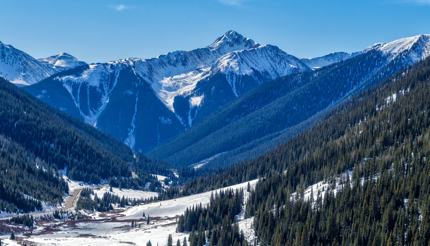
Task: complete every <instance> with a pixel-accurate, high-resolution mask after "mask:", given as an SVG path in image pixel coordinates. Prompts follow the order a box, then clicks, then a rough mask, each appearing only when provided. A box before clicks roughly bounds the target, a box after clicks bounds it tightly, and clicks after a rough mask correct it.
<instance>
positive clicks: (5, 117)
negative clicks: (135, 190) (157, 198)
mask: <svg viewBox="0 0 430 246" xmlns="http://www.w3.org/2000/svg"><path fill="white" fill-rule="evenodd" d="M0 95H1V96H0V112H1V113H0V144H1V147H2V148H1V149H0V165H1V166H2V168H1V170H2V171H1V172H2V175H1V178H0V181H1V183H0V192H1V193H2V196H1V198H0V210H2V209H4V210H16V209H24V210H26V211H29V210H33V209H40V206H41V205H40V203H39V202H40V201H47V202H52V203H58V202H59V201H61V200H62V195H63V194H64V192H65V191H67V186H66V185H65V184H64V182H63V181H62V179H61V176H60V174H59V170H63V172H64V174H65V175H67V176H68V177H70V178H72V179H74V180H80V181H86V182H90V183H99V182H101V181H109V182H110V183H111V184H112V185H115V186H118V185H121V186H123V187H126V186H129V187H145V186H146V185H147V184H148V183H147V182H150V183H152V186H153V188H156V187H157V186H159V185H160V184H159V183H158V181H157V180H156V178H154V177H152V175H150V174H151V173H164V174H168V172H167V171H165V170H164V169H163V166H162V164H161V163H157V162H154V161H151V160H149V159H147V158H146V157H143V156H140V155H135V154H133V152H132V151H131V150H130V149H129V148H128V147H127V146H125V145H124V144H121V143H119V142H117V141H116V140H113V139H112V138H110V137H107V136H106V135H104V134H102V133H100V132H98V131H96V130H95V129H94V128H93V127H91V126H88V125H86V124H83V123H80V122H78V121H75V120H72V119H69V118H67V117H65V116H64V115H62V114H61V113H58V112H55V111H53V110H52V109H51V108H49V107H47V106H45V105H44V104H42V103H40V102H39V101H38V100H36V99H34V98H33V97H31V96H29V95H27V94H26V93H24V92H22V91H21V90H19V89H18V88H16V87H15V86H13V85H12V84H10V83H9V82H8V81H6V80H4V79H0ZM132 172H134V173H135V175H134V177H132ZM136 177H137V178H136ZM33 199H37V200H33Z"/></svg>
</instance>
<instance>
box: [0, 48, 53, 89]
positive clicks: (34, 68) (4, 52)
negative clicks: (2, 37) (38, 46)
mask: <svg viewBox="0 0 430 246" xmlns="http://www.w3.org/2000/svg"><path fill="white" fill-rule="evenodd" d="M54 73H55V69H53V68H51V67H50V66H47V65H46V64H44V63H42V62H40V61H38V60H36V59H34V58H33V57H31V56H30V55H28V54H27V53H25V52H23V51H20V50H18V49H16V48H15V47H13V46H12V45H8V44H4V43H2V42H0V76H1V77H4V78H5V79H7V80H9V81H11V82H12V83H14V84H19V85H30V84H34V83H36V82H39V81H40V80H42V79H44V78H46V77H48V76H50V75H52V74H54Z"/></svg>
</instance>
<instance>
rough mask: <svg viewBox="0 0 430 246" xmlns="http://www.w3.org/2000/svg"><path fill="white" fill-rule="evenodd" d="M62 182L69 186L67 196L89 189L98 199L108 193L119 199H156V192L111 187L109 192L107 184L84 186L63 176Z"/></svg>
mask: <svg viewBox="0 0 430 246" xmlns="http://www.w3.org/2000/svg"><path fill="white" fill-rule="evenodd" d="M63 178H64V180H65V181H66V182H67V184H68V186H69V194H72V193H73V191H74V190H77V189H84V188H89V189H92V190H93V191H94V193H95V194H97V196H98V197H100V198H101V197H103V195H104V193H106V192H109V193H112V194H114V195H117V196H119V197H123V196H124V197H125V198H130V199H148V198H152V197H157V196H158V193H157V192H152V191H143V190H132V189H119V188H115V187H112V191H110V186H109V185H107V184H103V185H90V184H85V183H83V182H77V181H73V180H71V179H69V178H67V177H66V176H63Z"/></svg>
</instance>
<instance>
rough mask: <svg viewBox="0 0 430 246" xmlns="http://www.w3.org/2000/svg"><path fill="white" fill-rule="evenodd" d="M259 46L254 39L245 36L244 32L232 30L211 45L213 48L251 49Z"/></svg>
mask: <svg viewBox="0 0 430 246" xmlns="http://www.w3.org/2000/svg"><path fill="white" fill-rule="evenodd" d="M257 46H259V44H257V43H255V41H254V40H252V39H249V38H246V37H244V36H243V35H242V34H240V33H238V32H236V31H233V30H230V31H227V32H226V33H225V34H224V35H222V36H220V37H218V38H217V39H216V40H215V41H214V42H213V43H212V44H211V45H210V46H209V48H211V49H226V48H231V47H241V48H239V49H249V48H254V47H257Z"/></svg>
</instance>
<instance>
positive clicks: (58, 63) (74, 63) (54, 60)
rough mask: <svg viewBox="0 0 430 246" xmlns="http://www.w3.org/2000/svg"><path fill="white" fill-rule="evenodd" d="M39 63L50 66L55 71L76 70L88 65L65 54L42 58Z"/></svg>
mask: <svg viewBox="0 0 430 246" xmlns="http://www.w3.org/2000/svg"><path fill="white" fill-rule="evenodd" d="M39 61H41V62H43V63H46V64H49V65H50V66H52V67H53V68H54V69H56V70H59V71H63V70H66V69H71V68H75V67H78V66H82V65H85V64H86V63H85V62H83V61H80V60H78V58H76V57H74V56H72V55H70V54H68V53H65V52H63V53H60V54H57V55H53V56H50V57H47V58H41V59H39Z"/></svg>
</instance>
